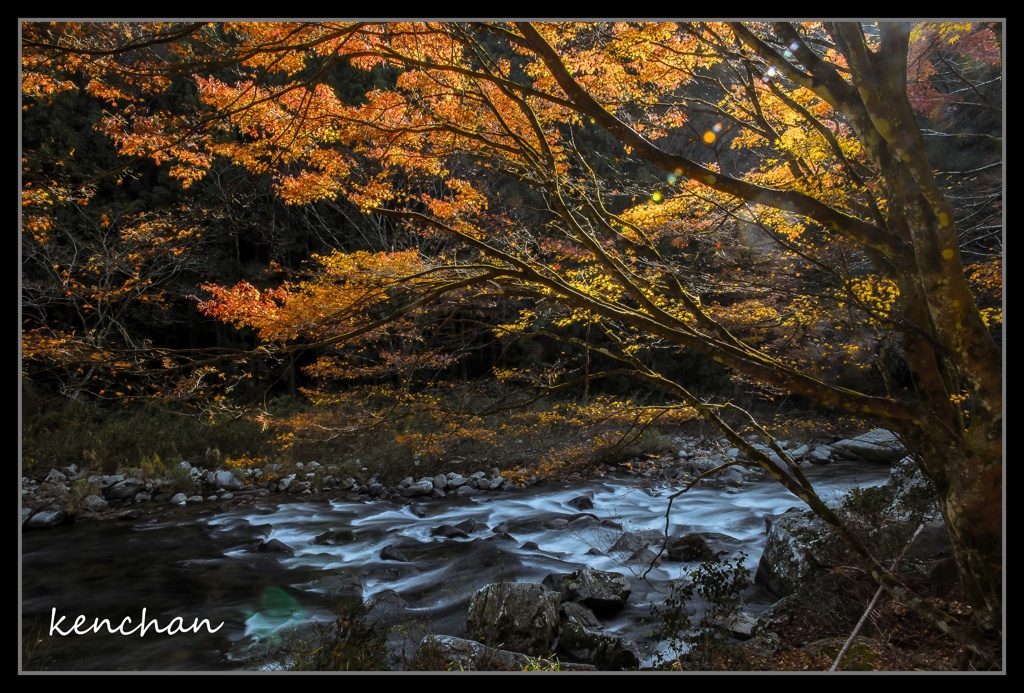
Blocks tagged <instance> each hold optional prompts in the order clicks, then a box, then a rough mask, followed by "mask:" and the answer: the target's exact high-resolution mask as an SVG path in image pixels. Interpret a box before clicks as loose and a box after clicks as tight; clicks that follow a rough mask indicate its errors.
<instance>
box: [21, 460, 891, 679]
mask: <svg viewBox="0 0 1024 693" xmlns="http://www.w3.org/2000/svg"><path fill="white" fill-rule="evenodd" d="M805 473H806V474H807V475H808V477H809V478H810V479H811V481H812V482H814V484H815V486H816V487H817V488H818V489H819V492H820V493H821V494H822V495H823V496H824V497H826V498H831V499H833V500H836V499H838V498H839V497H841V495H842V494H843V493H844V492H845V491H846V490H848V489H849V488H851V487H853V486H858V485H860V486H870V485H874V484H877V483H880V482H882V481H884V480H885V479H886V478H887V477H888V473H887V470H886V469H885V468H884V467H882V466H878V465H869V464H864V463H858V462H851V461H845V462H835V463H833V464H830V465H825V466H820V467H810V468H807V469H806V470H805ZM638 481H639V480H638V477H636V476H635V475H622V476H616V477H605V478H601V479H596V480H593V481H590V482H586V483H582V484H576V485H573V486H570V487H559V486H554V485H548V484H538V485H536V486H532V487H529V488H525V489H517V490H512V491H497V492H488V493H481V494H479V495H475V496H470V497H465V498H447V499H438V500H423V501H417V502H416V503H415V504H406V505H399V504H394V503H391V502H388V501H367V500H364V499H361V498H356V497H352V496H346V495H343V494H339V495H338V496H337V497H333V496H331V495H330V494H326V495H324V496H322V497H319V498H317V499H315V500H297V499H295V498H294V497H283V496H272V497H270V498H266V499H262V500H257V501H252V502H248V503H244V504H239V505H237V506H234V507H230V506H228V507H219V508H218V507H214V504H201V505H196V506H181V507H171V506H165V508H163V509H161V510H160V511H159V512H155V513H151V514H149V515H145V516H143V517H140V518H139V519H138V520H135V521H111V522H92V523H77V524H72V525H65V526H58V527H56V528H53V529H49V530H40V531H30V532H24V533H23V534H22V538H21V565H20V569H21V576H20V577H21V609H22V614H21V616H22V629H23V637H24V638H25V643H24V647H23V650H24V651H25V652H27V653H29V656H30V659H28V660H26V661H27V662H28V663H27V664H25V665H24V666H25V669H26V670H31V669H39V668H44V669H45V670H48V671H238V670H248V669H254V668H258V667H260V666H262V665H261V663H260V661H259V660H258V659H257V658H256V656H255V653H258V652H261V651H263V650H265V649H266V648H268V647H271V646H272V645H273V644H274V643H275V642H277V641H278V639H279V638H280V637H283V636H285V635H287V633H288V632H289V631H290V630H291V629H293V628H295V627H297V626H301V625H303V624H309V623H311V622H314V621H318V620H320V621H322V620H327V619H329V618H330V608H331V606H332V604H333V603H334V600H335V598H336V597H337V595H338V594H339V593H347V594H355V595H357V596H360V597H362V598H363V599H365V600H370V601H372V602H376V603H377V604H378V606H377V608H376V609H375V611H374V617H375V618H381V619H385V620H386V621H387V622H389V623H400V624H401V625H402V628H401V630H400V631H395V632H396V633H401V636H396V638H395V639H394V642H393V646H392V647H393V652H392V656H393V657H394V659H395V664H394V666H395V667H396V668H399V669H400V668H402V667H403V665H404V662H405V661H407V659H408V657H409V656H411V653H412V651H413V650H414V649H415V645H416V643H417V642H418V639H419V637H421V636H422V635H424V634H426V633H430V632H433V633H438V634H447V635H462V634H463V631H464V628H465V612H466V606H467V603H468V600H469V598H470V596H471V595H472V594H473V592H474V591H475V590H477V589H479V588H480V587H482V586H483V585H485V584H488V583H491V582H498V581H528V582H541V581H542V580H543V579H544V578H545V577H546V576H548V575H549V574H551V573H567V572H571V571H573V570H576V569H578V568H580V567H584V566H587V567H591V568H596V569H600V570H610V571H616V572H619V573H622V574H623V575H626V576H627V577H628V578H629V579H630V581H631V584H632V588H633V592H632V594H631V595H630V598H629V603H628V605H627V606H626V608H624V609H623V610H622V611H620V612H618V613H617V614H616V615H615V616H614V617H613V618H611V619H610V620H606V621H605V630H606V631H608V632H615V633H618V634H621V635H623V636H626V637H628V638H630V639H631V640H633V641H634V642H635V643H637V646H638V648H639V649H640V650H641V652H642V656H643V657H644V658H645V659H644V661H645V662H647V663H649V662H650V661H651V658H652V657H653V656H654V655H655V654H656V653H657V652H658V651H659V647H660V644H659V643H656V642H653V641H652V640H651V638H650V630H651V628H652V626H651V620H650V616H651V606H652V604H659V603H660V602H661V600H663V599H664V596H665V594H666V588H667V585H668V583H669V581H671V580H673V579H677V578H679V577H680V576H681V575H683V574H684V572H685V571H687V570H689V569H692V568H693V567H694V566H693V565H692V564H686V563H678V562H668V561H664V560H662V561H659V562H658V563H656V565H655V567H654V569H653V570H652V571H651V572H650V573H649V574H648V575H647V576H646V580H643V579H641V578H640V575H641V574H642V573H643V572H644V571H645V570H646V565H645V564H644V563H643V562H642V561H640V560H638V559H631V558H630V552H629V551H627V550H618V549H616V548H614V545H615V542H616V541H617V540H618V539H619V537H621V535H622V533H623V531H630V532H635V533H637V534H640V535H644V534H645V533H647V534H648V535H650V534H652V533H654V532H659V533H660V532H663V530H664V528H665V512H666V506H667V497H668V496H669V495H670V494H671V493H672V492H674V491H676V490H678V487H661V488H656V487H653V486H651V485H645V484H642V483H638ZM581 496H583V497H586V498H588V499H590V500H591V501H592V503H593V508H592V509H586V510H585V512H586V513H589V514H590V515H593V516H596V519H595V518H592V517H589V516H587V515H584V516H581V515H580V510H579V509H578V508H577V507H575V505H573V504H571V503H570V501H572V500H573V499H576V498H579V497H581ZM577 505H578V504H577ZM799 505H800V502H799V501H798V500H797V499H796V498H795V497H794V496H793V495H792V494H790V493H789V492H788V491H786V490H785V489H783V488H782V487H781V486H779V485H778V484H776V483H774V482H771V481H768V480H760V481H748V482H746V483H744V484H742V485H741V486H739V487H736V488H712V487H707V488H702V487H697V488H694V489H691V490H690V491H689V492H688V493H686V494H685V495H684V496H682V497H680V498H679V499H677V500H676V501H675V503H674V504H673V506H672V511H671V514H670V516H669V519H668V524H669V532H670V534H673V535H681V534H686V533H689V532H700V533H702V534H703V535H704V536H705V537H706V538H707V539H708V542H709V544H710V546H711V548H712V549H713V550H714V551H715V552H716V553H719V555H721V556H722V557H723V558H736V557H738V556H739V555H740V554H741V553H742V554H745V555H746V557H747V558H746V565H747V567H748V568H749V569H750V571H751V575H753V573H754V570H755V568H756V566H757V562H758V560H759V559H760V556H761V552H762V550H763V546H764V538H765V522H764V517H765V515H769V514H777V513H781V512H784V511H785V510H787V509H788V508H790V507H794V506H799ZM467 521H469V522H467ZM459 523H465V524H463V525H462V526H463V527H464V528H468V531H467V532H466V536H464V537H462V536H458V537H445V536H442V535H438V534H436V532H437V530H438V528H440V527H442V526H443V525H456V524H459ZM617 528H621V529H617ZM317 537H321V539H320V540H317ZM275 539H276V540H279V541H280V542H283V543H284V544H285V545H287V546H288V547H290V548H291V550H292V551H293V555H288V554H287V553H274V552H266V551H256V550H254V546H256V545H258V544H260V543H262V542H265V541H271V540H275ZM325 540H327V541H328V543H325ZM387 546H392V547H395V548H397V549H398V551H400V552H401V554H403V555H404V556H405V558H407V559H408V560H406V561H397V560H385V559H382V558H381V550H382V549H383V548H385V547H387ZM655 548H656V547H655ZM746 596H747V598H748V604H747V611H748V613H750V614H751V615H756V614H757V613H759V612H760V611H762V610H763V609H764V608H766V607H767V606H768V605H769V604H770V603H771V601H772V599H771V597H770V596H769V595H768V594H767V593H765V592H764V591H763V590H761V589H760V588H759V587H757V586H755V585H753V584H751V586H750V588H749V590H748V591H747V595H746ZM143 609H145V617H146V618H147V619H149V621H150V622H155V624H156V625H155V627H152V628H150V629H147V630H146V632H145V634H142V631H141V630H140V629H139V628H135V626H138V625H139V624H140V623H142V622H143ZM79 615H84V617H85V618H84V619H82V621H81V623H83V624H84V625H83V626H82V627H81V628H79V629H78V631H79V632H82V631H85V632H84V634H77V633H76V632H74V630H72V628H71V626H72V625H73V623H74V621H75V619H76V618H77V617H78V616H79ZM62 617H64V620H63V621H61V620H60V619H61V618H62ZM177 617H180V621H177V622H176V623H177V624H178V628H177V630H178V631H181V632H176V633H175V632H174V630H175V629H174V628H173V627H172V628H171V632H170V633H158V632H157V629H158V628H159V629H166V628H168V627H170V626H173V625H174V624H175V621H174V619H175V618H177ZM97 618H98V619H109V620H110V622H111V623H112V624H113V626H114V628H115V630H116V629H117V627H118V624H122V623H124V624H126V625H125V626H124V627H122V628H121V629H120V631H118V632H115V633H110V632H108V631H109V629H106V628H102V627H101V628H100V629H98V630H100V631H101V632H95V630H88V627H89V625H91V624H93V623H94V622H95V619H97ZM126 618H128V619H130V620H129V621H125V619H126ZM203 619H206V620H207V621H208V623H209V627H206V626H203V622H202V620H203ZM55 623H56V624H57V627H56V629H55V628H54V627H53V624H55ZM182 624H184V626H185V628H182ZM218 624H222V625H220V626H219V627H218ZM191 625H197V626H202V627H196V628H194V629H192V630H187V627H188V626H191ZM133 628H134V630H133ZM214 629H215V630H216V632H213V633H211V632H209V631H210V630H214ZM193 631H196V632H193ZM62 632H63V633H68V634H67V635H61V633H62ZM122 633H129V634H122ZM261 648H262V649H261Z"/></svg>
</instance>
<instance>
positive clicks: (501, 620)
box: [466, 582, 562, 657]
mask: <svg viewBox="0 0 1024 693" xmlns="http://www.w3.org/2000/svg"><path fill="white" fill-rule="evenodd" d="M561 601H562V599H561V595H559V594H558V593H557V592H551V591H548V590H547V589H545V588H544V586H543V585H539V584H536V583H528V582H499V583H492V584H490V585H487V586H485V587H482V588H481V589H479V590H477V591H476V593H475V594H474V595H473V597H472V598H471V599H470V603H469V611H468V613H467V616H466V636H467V637H468V638H470V639H473V640H476V641H478V642H481V643H484V644H486V645H490V646H492V647H501V648H504V649H508V650H512V651H514V652H522V653H524V654H528V655H532V656H535V657H545V656H547V655H549V654H551V650H552V646H553V643H554V640H555V635H556V634H557V632H558V623H559V606H560V604H561Z"/></svg>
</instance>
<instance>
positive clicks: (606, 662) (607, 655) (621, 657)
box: [557, 622, 640, 671]
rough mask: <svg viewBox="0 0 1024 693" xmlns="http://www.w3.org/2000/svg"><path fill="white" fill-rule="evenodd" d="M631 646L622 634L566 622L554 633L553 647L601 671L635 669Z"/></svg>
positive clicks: (638, 663) (636, 664) (637, 663)
mask: <svg viewBox="0 0 1024 693" xmlns="http://www.w3.org/2000/svg"><path fill="white" fill-rule="evenodd" d="M631 646H632V645H631V643H628V642H627V641H626V640H625V639H623V638H620V637H617V636H615V635H611V634H609V633H602V632H600V631H598V630H594V629H592V628H587V627H586V626H583V625H580V624H579V623H573V622H570V623H567V624H565V626H564V627H563V628H562V631H561V633H560V634H559V636H558V650H557V651H558V652H559V653H560V654H564V655H566V656H567V657H570V658H571V659H574V660H576V661H579V662H584V663H586V664H593V665H594V667H595V668H597V669H599V670H601V671H620V670H624V669H625V670H629V669H633V670H635V669H637V668H638V667H639V666H640V660H639V658H638V657H637V655H636V653H635V652H633V650H632V649H630V648H631Z"/></svg>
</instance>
